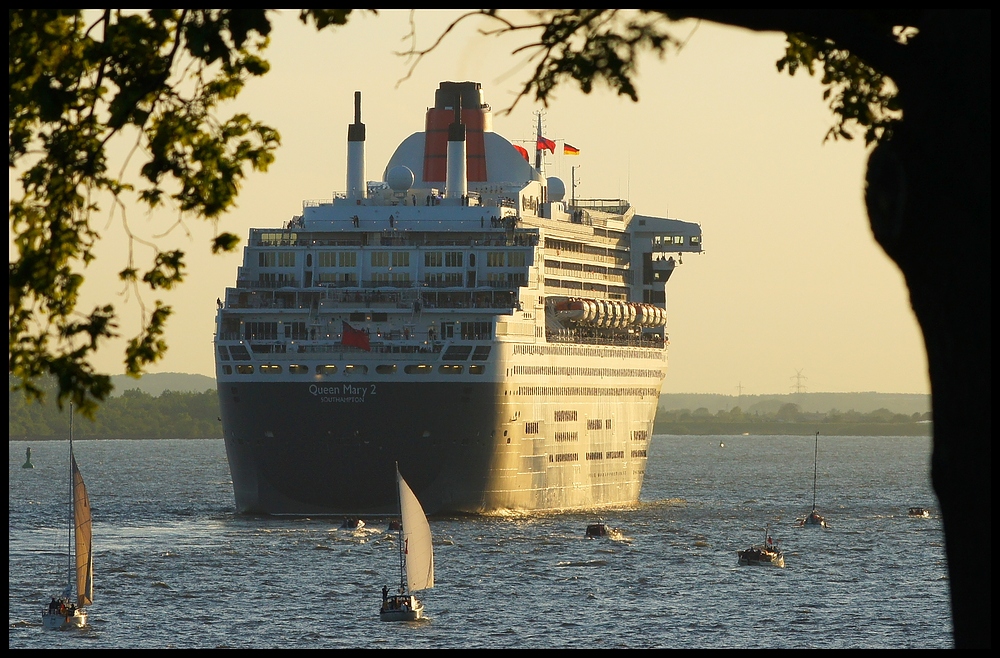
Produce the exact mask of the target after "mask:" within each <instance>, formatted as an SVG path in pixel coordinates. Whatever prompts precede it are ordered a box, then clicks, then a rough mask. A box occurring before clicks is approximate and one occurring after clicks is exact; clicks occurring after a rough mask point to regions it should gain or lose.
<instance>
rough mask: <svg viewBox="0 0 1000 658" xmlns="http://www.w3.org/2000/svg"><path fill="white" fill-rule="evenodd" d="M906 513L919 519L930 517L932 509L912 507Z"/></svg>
mask: <svg viewBox="0 0 1000 658" xmlns="http://www.w3.org/2000/svg"><path fill="white" fill-rule="evenodd" d="M906 513H907V514H908V515H909V516H912V517H914V518H918V519H926V518H930V515H931V511H930V510H929V509H927V508H925V507H911V508H910V509H909V510H907V512H906Z"/></svg>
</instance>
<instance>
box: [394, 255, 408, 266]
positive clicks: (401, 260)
mask: <svg viewBox="0 0 1000 658" xmlns="http://www.w3.org/2000/svg"><path fill="white" fill-rule="evenodd" d="M392 266H393V267H409V266H410V252H408V251H394V252H392Z"/></svg>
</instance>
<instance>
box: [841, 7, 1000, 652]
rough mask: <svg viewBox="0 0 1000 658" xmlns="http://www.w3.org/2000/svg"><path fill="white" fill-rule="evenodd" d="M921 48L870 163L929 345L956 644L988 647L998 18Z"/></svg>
mask: <svg viewBox="0 0 1000 658" xmlns="http://www.w3.org/2000/svg"><path fill="white" fill-rule="evenodd" d="M912 49H913V52H912V53H911V55H912V58H908V62H907V66H906V67H905V68H903V69H901V70H899V71H896V70H892V71H887V73H888V74H889V75H890V76H891V77H892V78H893V79H894V80H896V81H897V83H898V84H899V87H900V100H901V101H902V105H903V113H904V117H903V121H902V123H901V125H900V127H899V129H898V130H897V131H896V132H895V134H894V135H893V138H892V139H891V140H890V141H889V142H886V143H884V144H880V145H879V146H878V147H876V149H875V151H874V152H873V153H872V156H871V158H870V159H869V162H868V176H867V182H868V189H867V196H866V201H867V204H868V216H869V219H870V221H871V225H872V231H873V232H874V234H875V237H876V239H877V240H878V242H879V244H880V245H882V247H883V248H884V249H885V251H886V253H887V254H889V256H890V257H892V259H893V260H894V261H896V263H897V264H898V265H899V267H900V269H901V270H902V272H903V275H904V276H905V277H906V284H907V286H908V287H909V290H910V303H911V304H912V306H913V310H914V312H915V313H916V316H917V320H918V321H919V323H920V327H921V329H922V330H923V334H924V343H925V345H926V347H927V361H928V367H929V369H930V380H931V400H932V402H931V404H932V409H933V414H934V453H933V457H932V462H931V463H932V479H933V484H934V490H935V492H936V493H937V496H938V501H939V503H940V505H941V514H942V517H943V518H944V531H945V549H946V552H947V556H948V573H949V576H950V579H951V596H952V623H953V626H954V633H955V647H956V648H959V649H962V648H970V649H971V648H989V647H990V645H991V643H992V631H991V628H990V625H991V614H992V610H991V608H992V594H991V591H990V588H991V571H992V568H991V561H992V550H991V549H992V539H991V532H992V528H991V526H992V524H991V523H990V520H991V516H992V514H991V500H990V496H991V491H990V489H991V486H990V478H991V466H990V460H991V457H992V454H991V453H992V449H991V438H992V437H991V433H990V432H991V410H990V406H991V395H990V393H991V391H990V386H991V384H990V358H991V354H990V352H991V344H990V340H991V336H990V316H991V312H992V309H991V305H992V297H991V283H990V278H991V273H990V270H991V264H990V258H991V251H990V250H991V246H990V245H991V243H990V239H991V235H990V234H991V226H990V222H991V204H992V202H991V189H990V185H991V181H990V178H991V175H990V173H991V172H990V168H991V153H990V147H991V144H990V142H991V136H990V132H991V127H990V123H991V117H990V111H991V107H990V106H991V93H992V89H991V85H992V82H991V80H990V67H991V64H990V17H989V15H988V14H987V15H986V16H985V17H982V16H979V20H976V19H975V17H974V16H970V15H969V14H965V15H962V14H957V15H956V13H955V12H942V13H940V14H939V15H938V16H936V20H935V21H933V22H928V25H927V27H926V28H925V29H923V30H922V32H921V34H920V35H919V36H918V37H917V38H916V39H915V40H914V42H913V44H912ZM908 50H909V48H908ZM859 55H860V56H861V57H863V56H864V55H863V54H862V53H859Z"/></svg>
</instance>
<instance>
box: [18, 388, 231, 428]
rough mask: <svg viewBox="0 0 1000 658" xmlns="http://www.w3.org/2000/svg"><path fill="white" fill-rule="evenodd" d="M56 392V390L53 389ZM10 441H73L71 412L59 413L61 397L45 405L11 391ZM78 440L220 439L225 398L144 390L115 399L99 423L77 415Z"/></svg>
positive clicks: (105, 406) (102, 409)
mask: <svg viewBox="0 0 1000 658" xmlns="http://www.w3.org/2000/svg"><path fill="white" fill-rule="evenodd" d="M52 390H53V392H54V391H55V388H54V387H53V389H52ZM7 398H8V421H7V431H8V440H22V441H23V440H46V439H67V438H69V408H68V407H66V408H64V409H59V407H58V406H57V405H56V402H55V395H54V394H52V395H46V396H45V401H44V402H41V403H39V402H34V401H33V402H28V401H26V399H25V397H24V394H23V393H20V392H11V391H10V390H9V389H8V395H7ZM73 436H74V437H75V438H78V439H218V438H222V423H221V422H220V421H219V396H218V394H217V393H216V392H215V391H214V390H208V391H205V392H203V393H191V392H175V391H164V392H163V393H162V394H160V395H159V396H157V397H153V396H152V395H150V394H148V393H144V392H142V391H140V390H138V389H132V390H127V391H125V392H124V393H122V395H120V396H115V397H109V398H108V399H107V400H105V401H104V403H103V404H101V406H100V409H99V410H98V411H97V412H96V414H95V417H94V420H93V421H90V420H87V419H86V418H84V417H83V416H82V415H80V414H77V415H76V419H75V420H74V421H73Z"/></svg>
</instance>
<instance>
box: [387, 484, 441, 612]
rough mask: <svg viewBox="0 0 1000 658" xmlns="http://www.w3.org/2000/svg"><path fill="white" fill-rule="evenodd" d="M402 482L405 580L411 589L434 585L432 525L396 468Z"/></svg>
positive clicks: (400, 493) (417, 589) (400, 498)
mask: <svg viewBox="0 0 1000 658" xmlns="http://www.w3.org/2000/svg"><path fill="white" fill-rule="evenodd" d="M396 480H397V482H398V484H399V505H400V517H401V519H402V522H403V547H404V549H403V551H404V553H405V554H406V584H407V587H409V590H410V591H411V592H417V591H419V590H422V589H430V588H431V587H434V549H433V547H432V546H431V526H430V524H429V523H427V515H425V514H424V508H423V507H421V505H420V501H419V500H417V497H416V496H415V495H414V493H413V491H412V490H411V489H410V487H409V485H407V484H406V480H404V479H403V476H402V475H400V474H399V471H398V470H397V471H396Z"/></svg>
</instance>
